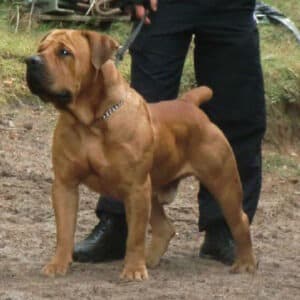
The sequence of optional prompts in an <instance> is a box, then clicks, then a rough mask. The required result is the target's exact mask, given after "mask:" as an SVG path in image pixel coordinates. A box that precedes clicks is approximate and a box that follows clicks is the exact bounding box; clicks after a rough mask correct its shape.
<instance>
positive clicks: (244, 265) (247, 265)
mask: <svg viewBox="0 0 300 300" xmlns="http://www.w3.org/2000/svg"><path fill="white" fill-rule="evenodd" d="M257 268H258V262H257V261H256V259H255V258H250V259H237V260H236V262H235V263H234V264H233V266H232V267H231V269H230V272H231V273H234V274H236V273H251V274H254V273H255V272H256V270H257Z"/></svg>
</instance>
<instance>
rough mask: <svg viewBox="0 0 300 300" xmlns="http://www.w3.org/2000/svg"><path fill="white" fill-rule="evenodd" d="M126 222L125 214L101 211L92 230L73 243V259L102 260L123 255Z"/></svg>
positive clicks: (82, 260) (79, 260) (115, 258)
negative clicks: (98, 219)
mask: <svg viewBox="0 0 300 300" xmlns="http://www.w3.org/2000/svg"><path fill="white" fill-rule="evenodd" d="M126 238H127V224H126V218H125V215H114V214H107V213H102V214H101V218H100V222H99V223H98V224H97V225H96V226H95V228H94V229H93V230H92V232H91V233H90V234H89V235H88V236H87V237H86V238H85V239H84V240H83V241H81V242H79V243H78V244H76V245H75V248H74V252H73V260H74V261H77V262H93V263H95V262H102V261H109V260H117V259H122V258H124V256H125V248H126Z"/></svg>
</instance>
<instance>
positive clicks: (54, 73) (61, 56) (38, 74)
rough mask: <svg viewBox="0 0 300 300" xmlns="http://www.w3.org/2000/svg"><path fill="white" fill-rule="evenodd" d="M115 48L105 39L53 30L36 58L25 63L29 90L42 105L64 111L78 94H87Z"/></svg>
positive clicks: (42, 43) (28, 59)
mask: <svg viewBox="0 0 300 300" xmlns="http://www.w3.org/2000/svg"><path fill="white" fill-rule="evenodd" d="M117 48H118V43H117V42H116V41H114V40H113V39H112V38H111V37H109V36H107V35H102V34H99V33H96V32H93V31H79V30H54V31H52V32H50V33H49V34H48V35H46V36H45V37H44V38H43V39H42V40H41V42H40V44H39V47H38V51H37V54H36V55H33V56H30V57H28V58H27V59H26V64H27V73H26V79H27V83H28V86H29V88H30V90H31V92H32V93H33V94H36V95H38V96H39V97H40V98H41V100H43V101H44V102H52V103H53V104H54V105H55V106H56V107H57V108H59V109H66V108H68V107H69V106H71V105H72V103H73V102H74V101H76V99H77V98H78V97H79V96H80V94H83V93H87V94H88V93H89V91H90V90H91V89H92V86H91V85H92V83H93V82H95V78H96V77H97V76H98V73H99V69H100V68H101V66H102V64H104V63H105V62H106V61H107V60H108V59H109V58H111V57H112V55H113V54H114V53H115V51H116V50H117ZM95 84H97V83H95ZM85 105H87V103H86V104H85Z"/></svg>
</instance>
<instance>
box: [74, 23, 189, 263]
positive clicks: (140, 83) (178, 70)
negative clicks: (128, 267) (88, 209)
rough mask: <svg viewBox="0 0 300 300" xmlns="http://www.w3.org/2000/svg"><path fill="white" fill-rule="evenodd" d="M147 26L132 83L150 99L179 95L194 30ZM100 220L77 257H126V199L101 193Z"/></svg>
mask: <svg viewBox="0 0 300 300" xmlns="http://www.w3.org/2000/svg"><path fill="white" fill-rule="evenodd" d="M151 28H153V29H154V33H153V32H152V30H148V29H147V30H143V31H142V32H141V33H140V35H139V36H138V38H137V40H136V42H135V44H134V45H133V46H132V47H131V49H130V53H131V57H132V65H131V85H132V87H133V88H134V89H136V90H137V91H138V92H139V93H140V94H142V95H143V96H144V98H145V99H146V100H147V101H148V102H157V101H160V100H167V99H173V98H176V97H177V93H178V89H179V83H180V77H181V74H182V69H183V64H184V60H185V56H186V53H187V50H188V47H189V44H190V40H191V34H190V33H188V32H175V33H173V32H172V33H165V34H160V33H157V31H156V30H155V26H153V27H151ZM96 214H97V216H98V217H99V219H100V222H99V224H98V225H96V227H95V228H94V229H93V230H92V232H91V233H90V234H89V235H88V236H87V238H86V239H84V240H83V241H82V242H80V243H78V244H76V246H75V249H74V253H73V258H74V260H75V261H80V262H88V261H92V262H100V261H104V260H107V259H117V258H122V257H124V254H125V241H126V236H127V226H126V219H125V211H124V206H123V204H122V202H120V201H117V200H116V199H113V198H111V197H107V196H101V197H100V199H99V201H98V205H97V208H96Z"/></svg>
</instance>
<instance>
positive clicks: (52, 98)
mask: <svg viewBox="0 0 300 300" xmlns="http://www.w3.org/2000/svg"><path fill="white" fill-rule="evenodd" d="M34 59H35V60H34ZM26 64H27V71H26V81H27V85H28V87H29V89H30V91H31V92H32V93H33V94H35V95H37V96H39V97H40V99H41V100H42V101H43V102H46V103H48V102H52V103H53V104H54V105H55V107H57V108H58V109H65V108H66V107H67V105H68V104H69V103H70V102H71V101H72V93H71V92H70V91H68V90H66V89H65V90H61V91H53V90H51V88H49V87H51V86H52V83H53V80H52V78H51V77H50V76H49V75H48V73H47V71H46V67H45V65H44V64H43V62H42V60H38V59H37V58H32V57H30V58H28V59H27V60H26Z"/></svg>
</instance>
